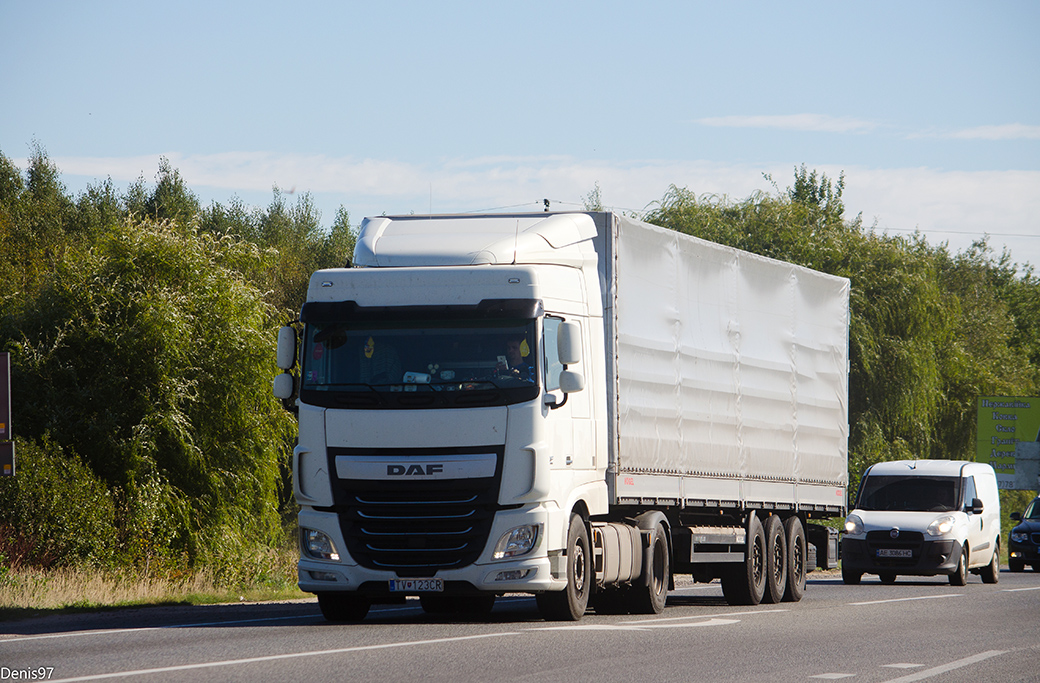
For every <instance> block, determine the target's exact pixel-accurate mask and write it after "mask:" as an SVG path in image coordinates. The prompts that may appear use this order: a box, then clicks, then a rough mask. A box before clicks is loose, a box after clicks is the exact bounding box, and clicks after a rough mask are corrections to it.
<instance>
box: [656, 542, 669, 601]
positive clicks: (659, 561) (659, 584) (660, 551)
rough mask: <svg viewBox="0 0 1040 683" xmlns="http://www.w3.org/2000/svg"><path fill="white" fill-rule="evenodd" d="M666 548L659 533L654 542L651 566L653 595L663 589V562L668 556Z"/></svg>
mask: <svg viewBox="0 0 1040 683" xmlns="http://www.w3.org/2000/svg"><path fill="white" fill-rule="evenodd" d="M667 553H668V549H667V546H666V544H665V542H664V539H663V538H662V537H661V536H660V535H659V536H658V537H657V542H656V543H654V567H653V572H654V573H653V586H652V588H653V591H654V594H655V595H659V594H660V593H661V591H662V590H664V582H665V563H666V562H667V558H668V555H667Z"/></svg>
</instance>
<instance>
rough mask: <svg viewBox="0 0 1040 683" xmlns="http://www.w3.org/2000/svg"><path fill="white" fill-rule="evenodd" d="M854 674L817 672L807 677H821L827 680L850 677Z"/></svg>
mask: <svg viewBox="0 0 1040 683" xmlns="http://www.w3.org/2000/svg"><path fill="white" fill-rule="evenodd" d="M855 675H856V674H819V675H816V676H809V678H822V679H824V680H828V681H836V680H838V679H839V678H852V677H853V676H855Z"/></svg>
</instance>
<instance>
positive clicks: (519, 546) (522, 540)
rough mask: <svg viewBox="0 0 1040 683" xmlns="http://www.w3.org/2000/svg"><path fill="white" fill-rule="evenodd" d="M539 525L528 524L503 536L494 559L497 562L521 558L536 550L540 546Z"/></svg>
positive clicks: (497, 545) (496, 548) (496, 547)
mask: <svg viewBox="0 0 1040 683" xmlns="http://www.w3.org/2000/svg"><path fill="white" fill-rule="evenodd" d="M539 526H541V525H539V524H526V525H524V526H518V527H515V528H513V529H510V530H509V531H507V532H505V533H504V534H502V538H500V539H498V543H497V544H496V545H495V552H494V554H493V555H492V557H493V558H494V559H496V560H504V559H507V558H510V557H520V556H521V555H526V554H527V553H529V552H531V551H532V550H534V548H535V546H536V545H537V544H538V527H539Z"/></svg>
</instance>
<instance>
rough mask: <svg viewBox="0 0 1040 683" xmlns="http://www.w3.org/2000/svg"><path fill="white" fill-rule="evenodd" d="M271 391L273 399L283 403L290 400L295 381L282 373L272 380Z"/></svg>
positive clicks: (290, 376)
mask: <svg viewBox="0 0 1040 683" xmlns="http://www.w3.org/2000/svg"><path fill="white" fill-rule="evenodd" d="M271 389H272V391H273V392H274V397H275V398H279V399H281V400H283V401H284V400H286V399H288V398H292V395H293V391H294V390H295V389H296V380H295V379H293V376H292V375H290V374H289V373H288V372H283V373H282V374H280V375H278V376H277V377H275V378H274V382H272V383H271Z"/></svg>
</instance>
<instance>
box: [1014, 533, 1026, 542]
mask: <svg viewBox="0 0 1040 683" xmlns="http://www.w3.org/2000/svg"><path fill="white" fill-rule="evenodd" d="M1011 540H1012V541H1014V542H1015V543H1025V542H1026V541H1028V540H1029V533H1028V532H1025V531H1012V532H1011Z"/></svg>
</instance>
